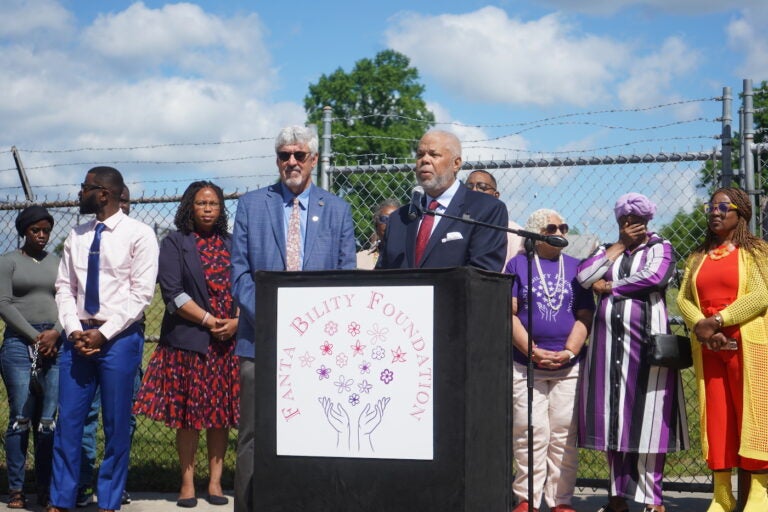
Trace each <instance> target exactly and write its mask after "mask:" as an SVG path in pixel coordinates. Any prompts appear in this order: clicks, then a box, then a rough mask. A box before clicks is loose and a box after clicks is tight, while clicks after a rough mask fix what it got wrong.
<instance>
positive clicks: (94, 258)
mask: <svg viewBox="0 0 768 512" xmlns="http://www.w3.org/2000/svg"><path fill="white" fill-rule="evenodd" d="M104 227H105V226H104V224H103V223H99V224H96V229H95V233H94V235H93V242H92V243H91V250H90V251H89V252H88V275H87V277H86V280H85V310H86V311H87V312H89V313H90V314H92V315H95V314H96V313H98V312H99V307H100V305H99V252H100V247H101V232H102V231H104Z"/></svg>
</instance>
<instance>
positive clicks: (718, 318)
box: [712, 313, 723, 327]
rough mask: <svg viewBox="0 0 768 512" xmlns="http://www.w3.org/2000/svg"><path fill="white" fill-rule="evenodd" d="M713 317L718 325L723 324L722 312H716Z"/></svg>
mask: <svg viewBox="0 0 768 512" xmlns="http://www.w3.org/2000/svg"><path fill="white" fill-rule="evenodd" d="M712 318H714V319H715V322H717V326H718V327H722V326H723V315H721V314H720V313H715V314H714V315H712Z"/></svg>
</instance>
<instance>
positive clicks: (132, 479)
mask: <svg viewBox="0 0 768 512" xmlns="http://www.w3.org/2000/svg"><path fill="white" fill-rule="evenodd" d="M715 158H716V155H711V154H694V155H685V156H682V155H681V156H680V157H675V158H669V157H668V156H664V155H662V156H658V157H656V158H650V157H645V158H644V159H642V161H641V162H636V161H634V160H637V159H636V158H614V160H620V161H621V162H622V163H618V164H612V165H606V164H605V162H595V161H593V162H592V163H591V164H590V165H583V163H582V165H576V163H574V164H573V165H568V166H563V165H561V162H560V163H558V162H556V161H550V162H546V161H543V160H540V161H538V162H537V163H536V165H532V164H530V163H528V165H526V163H525V162H505V163H502V164H495V165H496V167H497V168H495V169H489V170H490V172H492V173H493V174H494V176H495V177H496V179H497V181H498V185H499V191H500V192H501V199H502V200H503V201H504V202H505V203H506V204H507V206H508V208H509V211H510V218H512V219H515V220H517V221H518V222H519V223H520V224H525V220H526V218H527V215H528V214H529V213H530V212H532V211H533V210H535V209H537V208H544V207H547V208H553V209H555V210H557V211H559V212H561V213H562V215H563V216H564V217H565V219H566V220H567V222H569V223H570V224H571V226H573V228H574V229H573V231H572V233H571V234H569V237H568V238H569V240H570V241H571V244H570V246H569V249H568V251H570V252H571V253H572V254H573V255H575V256H577V257H583V256H585V255H586V254H587V253H588V252H590V251H591V250H592V249H593V248H594V247H595V245H596V244H597V243H599V242H601V241H608V240H613V239H615V238H616V236H617V228H616V226H615V222H614V220H613V212H612V207H613V203H614V201H615V199H616V198H617V197H618V196H619V195H621V194H622V193H624V192H627V191H639V192H643V193H645V194H647V195H648V196H649V197H651V198H652V199H653V200H654V202H656V203H657V205H658V211H657V214H656V217H655V219H654V220H653V221H652V227H653V228H655V229H657V230H659V229H661V230H664V229H667V228H668V226H670V225H671V224H672V223H673V221H674V220H675V217H676V216H678V215H680V214H687V213H690V212H693V211H694V210H696V208H698V206H699V204H700V203H701V193H697V190H696V189H695V186H694V185H693V184H694V183H695V181H696V175H697V173H698V170H699V168H700V167H701V166H702V165H704V164H705V162H707V161H712V160H713V159H715ZM488 167H490V166H489V165H488V163H483V162H475V163H468V164H466V165H465V170H463V171H462V174H461V177H462V178H463V177H465V176H466V174H468V173H469V172H471V169H473V168H488ZM355 177H357V179H358V181H361V182H362V181H364V180H363V179H362V178H365V179H367V180H368V182H369V183H374V184H375V183H376V182H377V181H384V182H386V183H400V188H395V189H386V190H385V189H381V188H377V187H376V186H375V185H374V186H372V187H371V188H370V189H368V188H362V187H360V186H359V184H356V185H355V187H354V190H355V191H356V195H357V197H358V198H359V200H361V202H362V203H368V204H370V205H371V206H373V204H374V203H375V201H374V200H373V199H372V198H374V197H396V198H399V199H401V200H406V199H407V197H408V195H409V193H410V190H411V187H412V184H413V172H412V170H411V168H410V167H409V166H403V167H400V168H397V169H394V170H389V171H384V170H382V169H381V168H376V169H361V168H339V169H333V170H332V173H331V178H332V181H331V188H332V189H333V190H334V191H336V192H337V193H339V194H340V195H345V193H346V191H348V190H350V184H351V183H354V182H355ZM369 190H370V191H369ZM347 195H348V194H347ZM237 197H238V195H237V194H232V195H228V196H227V200H226V211H227V212H228V215H229V217H230V223H231V221H232V219H233V217H234V211H235V208H236V199H237ZM179 199H180V198H179V197H160V198H148V197H144V198H141V199H138V200H135V201H134V202H133V204H132V209H131V213H130V214H131V216H132V217H134V218H136V219H138V220H141V221H142V222H145V223H147V224H148V225H150V226H152V227H153V228H154V230H155V233H156V234H157V236H158V238H159V239H161V238H162V237H163V236H165V234H166V233H167V232H168V231H169V230H171V229H174V228H173V217H174V215H175V212H176V209H177V207H178V201H179ZM45 205H46V207H48V208H49V210H50V211H51V213H52V215H53V216H54V218H55V221H56V224H55V229H54V232H53V234H52V238H51V242H50V244H51V245H50V247H52V248H53V247H60V246H61V244H62V243H63V240H64V238H65V237H66V235H67V233H68V232H69V230H70V229H71V228H72V227H73V226H75V225H76V224H78V223H80V222H81V221H82V220H84V219H81V218H80V216H79V213H78V206H77V202H76V201H59V202H52V203H45ZM21 207H23V205H17V206H13V205H6V206H3V207H1V208H0V240H3V241H5V244H4V245H2V246H0V250H2V252H6V251H8V250H12V249H14V248H15V247H17V245H18V238H17V237H16V233H15V230H14V220H15V218H16V215H17V212H18V208H21ZM357 210H358V218H356V219H355V221H356V222H355V224H356V225H355V228H356V234H357V236H358V240H361V241H364V240H366V239H367V237H368V234H369V233H370V230H371V227H370V220H369V219H368V217H369V215H366V214H365V212H367V211H368V209H366V208H362V207H359V208H357ZM699 220H700V222H699V223H694V224H692V225H691V226H690V228H687V229H689V231H686V232H684V233H683V232H677V233H675V234H676V235H677V236H679V237H680V238H681V239H682V238H685V239H688V240H696V241H697V240H700V239H701V238H702V236H703V233H704V227H705V225H704V224H703V222H704V221H703V216H702V217H701V219H699ZM365 221H368V223H366V222H365ZM667 236H669V234H668V235H667ZM675 293H676V291H675V290H672V291H671V292H670V307H671V309H672V314H673V315H675V314H676V311H675V307H674V300H673V298H674V294H675ZM162 313H163V304H162V301H161V300H160V297H159V294H156V295H155V298H154V300H153V301H152V304H151V305H150V307H149V308H148V310H147V312H146V326H147V327H146V333H147V339H148V340H149V341H150V343H148V344H147V349H146V351H145V360H144V364H145V366H146V363H147V361H148V359H149V357H150V355H151V352H152V350H154V346H155V345H154V344H153V343H151V342H152V341H156V340H157V337H158V335H159V329H160V320H161V318H162ZM3 392H4V390H3ZM685 394H686V397H687V403H688V414H689V418H690V420H691V421H690V426H691V438H692V440H693V444H694V447H693V449H691V450H689V451H686V452H683V453H680V454H675V455H673V456H671V457H669V461H668V470H667V482H669V483H672V484H675V485H674V486H673V487H675V488H681V489H690V488H691V487H690V483H691V482H696V481H699V480H698V479H699V478H700V477H702V476H704V475H706V474H707V473H708V471H707V470H706V468H705V467H704V464H703V463H702V461H701V453H700V448H699V444H698V440H699V424H698V421H696V419H697V418H698V409H697V408H698V404H697V400H696V395H695V388H694V380H693V375H692V371H691V370H686V372H685ZM6 407H7V402H6V401H5V400H4V399H0V408H2V409H3V410H4V411H7V409H6ZM0 415H1V417H2V418H3V421H5V420H6V419H7V417H8V416H7V412H3V413H0ZM201 437H202V438H203V439H202V440H201V445H203V446H204V445H205V442H204V436H201ZM235 437H236V433H235V432H233V433H232V435H231V436H230V441H231V443H230V449H229V450H228V451H227V457H226V459H225V468H226V471H225V476H224V484H225V486H228V485H231V483H232V475H233V470H234V445H235ZM101 444H102V443H101V438H100V442H99V446H101ZM200 460H201V463H200V464H199V465H198V468H199V475H198V476H199V478H200V479H204V478H205V475H206V470H207V469H206V464H204V463H203V462H202V461H204V458H203V457H200ZM177 474H178V462H177V457H176V451H175V432H174V431H173V430H171V429H168V428H166V427H165V426H163V425H161V424H159V423H157V422H154V421H151V420H148V419H146V418H143V417H140V418H139V419H138V425H137V430H136V435H135V439H134V446H133V450H132V452H131V471H130V472H129V488H131V489H142V490H149V489H163V490H172V489H175V487H176V485H177V481H178V477H177ZM579 474H580V477H581V478H582V480H581V481H582V483H589V484H590V485H601V482H602V480H603V479H604V478H605V477H606V468H605V462H604V458H603V457H602V455H601V454H599V453H596V452H590V451H585V452H583V453H582V458H581V464H580V473H579ZM5 485H6V483H5V479H4V478H2V477H0V486H5Z"/></svg>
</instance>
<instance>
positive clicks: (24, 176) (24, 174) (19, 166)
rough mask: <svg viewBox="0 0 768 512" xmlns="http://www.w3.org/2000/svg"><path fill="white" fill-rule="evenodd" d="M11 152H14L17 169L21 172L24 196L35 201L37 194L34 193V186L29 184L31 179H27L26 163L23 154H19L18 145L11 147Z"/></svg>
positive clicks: (30, 200)
mask: <svg viewBox="0 0 768 512" xmlns="http://www.w3.org/2000/svg"><path fill="white" fill-rule="evenodd" d="M11 153H13V161H14V162H16V171H18V173H19V181H21V188H22V189H23V190H24V196H26V198H27V201H29V202H33V201H34V200H35V195H34V194H33V193H32V187H31V186H30V185H29V180H28V179H27V172H26V171H25V170H24V164H23V163H22V161H21V156H20V155H19V150H18V149H16V146H13V147H11Z"/></svg>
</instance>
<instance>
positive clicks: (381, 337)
mask: <svg viewBox="0 0 768 512" xmlns="http://www.w3.org/2000/svg"><path fill="white" fill-rule="evenodd" d="M365 332H367V333H368V335H369V336H370V337H371V339H370V341H371V343H373V344H374V345H375V344H377V343H384V342H385V341H387V333H389V329H387V328H386V327H379V324H373V327H372V328H370V329H368V330H367V331H365Z"/></svg>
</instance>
